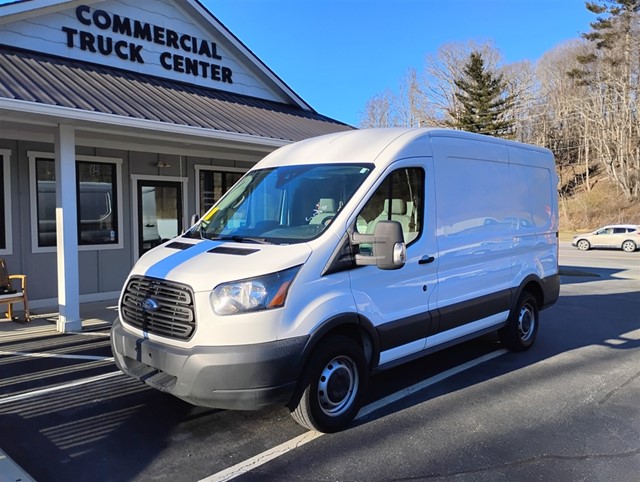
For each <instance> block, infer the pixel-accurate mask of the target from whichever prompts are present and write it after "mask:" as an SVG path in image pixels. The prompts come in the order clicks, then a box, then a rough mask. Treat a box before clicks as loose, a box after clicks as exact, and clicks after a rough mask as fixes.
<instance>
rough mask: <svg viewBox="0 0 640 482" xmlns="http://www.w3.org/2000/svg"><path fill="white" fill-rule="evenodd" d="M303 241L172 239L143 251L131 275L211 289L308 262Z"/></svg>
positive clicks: (308, 248)
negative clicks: (256, 241) (290, 242)
mask: <svg viewBox="0 0 640 482" xmlns="http://www.w3.org/2000/svg"><path fill="white" fill-rule="evenodd" d="M311 252H312V249H311V247H310V246H309V245H308V244H306V243H300V244H291V245H275V244H274V245H270V244H251V243H236V242H229V241H210V240H198V241H194V240H191V239H189V240H182V239H180V238H178V239H174V240H172V241H170V242H168V243H165V244H163V245H162V246H158V247H157V248H155V249H153V250H151V251H149V252H148V253H146V254H145V255H144V256H142V258H140V259H139V260H138V262H137V263H136V265H135V266H134V267H133V270H132V271H131V275H140V276H148V277H151V278H160V279H166V280H170V281H175V282H178V283H183V284H186V285H188V286H190V287H191V288H192V289H193V291H194V292H198V291H211V290H212V289H213V288H215V287H216V286H217V285H219V284H220V283H225V282H228V281H236V280H241V279H245V278H252V277H254V276H261V275H265V274H269V273H275V272H278V271H282V270H284V269H287V268H291V267H293V266H298V265H301V264H303V263H304V262H306V261H307V259H308V258H309V256H310V255H311Z"/></svg>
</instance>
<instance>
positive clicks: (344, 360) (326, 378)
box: [318, 356, 359, 417]
mask: <svg viewBox="0 0 640 482" xmlns="http://www.w3.org/2000/svg"><path fill="white" fill-rule="evenodd" d="M358 384H359V376H358V368H357V366H356V363H355V362H354V361H353V360H352V359H351V358H349V357H347V356H338V357H335V358H334V359H333V360H331V361H330V362H329V363H327V364H326V366H325V367H324V369H323V370H322V373H321V374H320V380H319V381H318V401H319V402H320V408H321V409H322V411H323V412H324V413H325V414H327V415H329V416H332V417H336V416H338V415H341V414H343V413H344V412H345V411H346V410H348V409H349V407H350V406H351V404H352V403H353V400H354V399H355V398H356V395H357V393H358Z"/></svg>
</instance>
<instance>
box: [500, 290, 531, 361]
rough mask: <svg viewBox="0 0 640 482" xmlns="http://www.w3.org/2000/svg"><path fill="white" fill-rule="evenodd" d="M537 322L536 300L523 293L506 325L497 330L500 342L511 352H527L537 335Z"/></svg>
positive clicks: (525, 292)
mask: <svg viewBox="0 0 640 482" xmlns="http://www.w3.org/2000/svg"><path fill="white" fill-rule="evenodd" d="M539 322H540V317H539V308H538V300H537V299H536V297H535V296H533V295H532V294H531V293H530V292H529V291H523V292H522V294H521V295H520V298H519V299H518V303H517V305H516V306H515V309H514V310H513V311H512V312H511V314H510V315H509V319H508V320H507V324H506V325H505V326H504V327H503V328H501V329H500V330H498V336H499V338H500V341H501V342H502V344H503V345H504V346H506V347H507V348H508V349H509V350H511V351H525V350H528V349H529V348H531V345H533V342H534V341H535V340H536V336H537V335H538V326H539Z"/></svg>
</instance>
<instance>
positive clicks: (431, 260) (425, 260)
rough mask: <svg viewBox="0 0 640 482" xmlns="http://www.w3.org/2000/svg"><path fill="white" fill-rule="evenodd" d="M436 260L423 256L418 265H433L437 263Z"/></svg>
mask: <svg viewBox="0 0 640 482" xmlns="http://www.w3.org/2000/svg"><path fill="white" fill-rule="evenodd" d="M435 259H436V258H434V257H433V256H423V257H422V258H420V259H419V260H418V264H429V263H433V262H434V261H435Z"/></svg>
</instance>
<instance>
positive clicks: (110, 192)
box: [29, 154, 122, 251]
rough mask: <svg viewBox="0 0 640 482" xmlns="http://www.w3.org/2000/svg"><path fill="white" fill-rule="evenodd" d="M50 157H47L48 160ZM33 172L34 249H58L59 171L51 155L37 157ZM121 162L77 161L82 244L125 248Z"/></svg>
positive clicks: (79, 233)
mask: <svg viewBox="0 0 640 482" xmlns="http://www.w3.org/2000/svg"><path fill="white" fill-rule="evenodd" d="M45 156H46V157H45ZM29 157H30V158H31V159H32V172H35V176H34V177H35V179H33V181H32V182H33V183H34V184H33V190H34V193H35V209H34V208H32V213H34V218H35V220H36V223H35V226H34V230H35V239H34V249H35V250H36V251H37V250H39V249H40V248H53V247H55V246H56V243H57V238H56V172H55V161H54V159H53V158H52V157H51V156H50V155H48V154H47V155H38V156H37V157H36V156H35V155H33V154H30V156H29ZM119 179H120V160H118V159H106V160H103V159H102V158H95V159H94V158H89V157H80V156H79V157H78V160H77V161H76V182H77V184H76V199H77V205H76V209H77V220H78V225H77V228H78V245H79V246H80V247H81V249H82V247H85V249H87V248H89V247H95V246H98V245H99V246H103V247H108V246H115V247H121V245H122V240H121V239H120V238H121V237H120V231H121V229H119V226H120V224H121V222H120V220H119V206H120V204H121V201H120V196H119V190H120V188H119Z"/></svg>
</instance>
